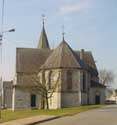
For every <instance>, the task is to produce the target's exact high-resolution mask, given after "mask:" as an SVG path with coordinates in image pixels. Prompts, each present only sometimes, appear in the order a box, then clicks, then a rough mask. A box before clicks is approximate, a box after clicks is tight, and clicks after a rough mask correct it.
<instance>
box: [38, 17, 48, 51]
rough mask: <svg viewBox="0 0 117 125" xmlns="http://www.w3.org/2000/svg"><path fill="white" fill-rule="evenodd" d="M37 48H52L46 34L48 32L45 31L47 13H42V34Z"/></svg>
mask: <svg viewBox="0 0 117 125" xmlns="http://www.w3.org/2000/svg"><path fill="white" fill-rule="evenodd" d="M37 48H39V49H50V47H49V43H48V39H47V35H46V32H45V15H42V31H41V35H40V38H39V43H38V46H37Z"/></svg>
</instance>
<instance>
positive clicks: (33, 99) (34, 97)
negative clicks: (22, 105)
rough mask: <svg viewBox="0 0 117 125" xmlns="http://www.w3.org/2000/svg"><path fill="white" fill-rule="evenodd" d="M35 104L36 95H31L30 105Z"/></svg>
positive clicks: (33, 105)
mask: <svg viewBox="0 0 117 125" xmlns="http://www.w3.org/2000/svg"><path fill="white" fill-rule="evenodd" d="M35 106H36V95H31V107H35Z"/></svg>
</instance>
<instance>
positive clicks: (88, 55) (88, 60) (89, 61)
mask: <svg viewBox="0 0 117 125" xmlns="http://www.w3.org/2000/svg"><path fill="white" fill-rule="evenodd" d="M75 52H76V54H77V55H78V56H80V51H75ZM82 61H83V62H84V63H85V65H87V68H88V70H90V71H91V72H93V73H95V74H98V70H97V67H96V64H95V60H94V58H93V55H92V52H91V51H84V56H83V60H82Z"/></svg>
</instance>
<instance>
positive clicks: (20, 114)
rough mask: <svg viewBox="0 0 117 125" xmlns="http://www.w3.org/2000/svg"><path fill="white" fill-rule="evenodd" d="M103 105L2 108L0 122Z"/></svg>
mask: <svg viewBox="0 0 117 125" xmlns="http://www.w3.org/2000/svg"><path fill="white" fill-rule="evenodd" d="M103 106H104V105H90V106H80V107H75V108H63V109H57V110H38V109H35V110H22V111H15V112H13V111H11V110H2V111H1V120H0V122H6V121H10V120H15V119H20V118H25V117H30V116H36V115H54V116H64V115H73V114H77V113H80V112H84V111H87V110H91V109H97V108H101V107H103Z"/></svg>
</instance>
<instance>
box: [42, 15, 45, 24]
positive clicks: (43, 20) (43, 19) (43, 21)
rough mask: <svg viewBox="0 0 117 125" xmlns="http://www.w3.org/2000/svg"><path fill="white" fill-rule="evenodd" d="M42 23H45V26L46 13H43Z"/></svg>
mask: <svg viewBox="0 0 117 125" xmlns="http://www.w3.org/2000/svg"><path fill="white" fill-rule="evenodd" d="M42 24H43V26H44V24H45V15H44V14H42Z"/></svg>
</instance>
